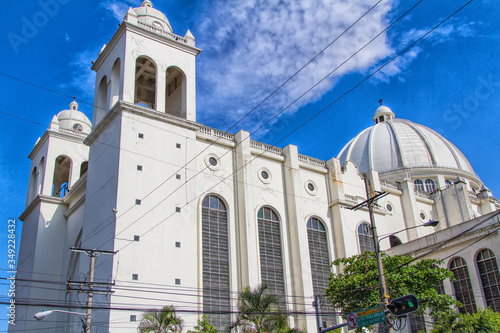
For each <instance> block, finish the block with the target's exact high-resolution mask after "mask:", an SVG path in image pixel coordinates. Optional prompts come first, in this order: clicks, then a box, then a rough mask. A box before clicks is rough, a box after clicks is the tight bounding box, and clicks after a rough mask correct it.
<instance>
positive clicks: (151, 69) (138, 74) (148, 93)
mask: <svg viewBox="0 0 500 333" xmlns="http://www.w3.org/2000/svg"><path fill="white" fill-rule="evenodd" d="M134 103H135V104H137V105H140V106H144V107H147V108H150V109H156V104H155V103H156V65H155V63H154V62H153V60H151V59H149V58H148V57H145V56H141V57H139V58H137V60H136V62H135V97H134Z"/></svg>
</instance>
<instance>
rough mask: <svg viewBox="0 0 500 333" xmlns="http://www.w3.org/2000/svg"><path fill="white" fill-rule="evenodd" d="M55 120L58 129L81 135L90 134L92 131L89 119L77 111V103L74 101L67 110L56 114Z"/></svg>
mask: <svg viewBox="0 0 500 333" xmlns="http://www.w3.org/2000/svg"><path fill="white" fill-rule="evenodd" d="M57 120H58V122H59V128H63V129H68V130H73V131H78V132H83V133H90V130H91V129H92V123H91V122H90V120H89V118H87V116H86V115H85V114H84V113H83V112H81V111H78V103H77V102H75V101H73V102H71V103H70V105H69V110H63V111H61V112H59V113H58V114H57Z"/></svg>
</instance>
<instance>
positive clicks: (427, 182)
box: [425, 179, 436, 193]
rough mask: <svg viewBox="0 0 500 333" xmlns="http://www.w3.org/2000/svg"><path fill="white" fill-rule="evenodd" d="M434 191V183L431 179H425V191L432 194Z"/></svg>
mask: <svg viewBox="0 0 500 333" xmlns="http://www.w3.org/2000/svg"><path fill="white" fill-rule="evenodd" d="M435 190H436V185H435V184H434V181H433V180H432V179H426V180H425V191H426V192H429V193H432V192H434V191H435Z"/></svg>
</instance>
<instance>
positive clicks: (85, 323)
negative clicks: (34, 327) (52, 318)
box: [35, 310, 90, 333]
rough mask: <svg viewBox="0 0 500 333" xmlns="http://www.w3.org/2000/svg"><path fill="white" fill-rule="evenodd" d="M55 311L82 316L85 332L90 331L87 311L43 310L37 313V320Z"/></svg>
mask: <svg viewBox="0 0 500 333" xmlns="http://www.w3.org/2000/svg"><path fill="white" fill-rule="evenodd" d="M53 312H59V313H67V314H72V315H75V316H78V317H79V318H80V320H81V321H82V324H83V330H84V332H86V333H87V332H90V326H88V325H87V316H88V315H87V314H85V313H80V312H72V311H64V310H49V311H42V312H37V313H35V319H36V320H43V318H45V317H47V316H48V315H50V314H52V313H53ZM84 319H85V320H84Z"/></svg>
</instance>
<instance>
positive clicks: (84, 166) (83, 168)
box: [80, 161, 89, 177]
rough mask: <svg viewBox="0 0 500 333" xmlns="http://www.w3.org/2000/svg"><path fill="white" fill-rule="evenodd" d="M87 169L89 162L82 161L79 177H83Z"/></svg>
mask: <svg viewBox="0 0 500 333" xmlns="http://www.w3.org/2000/svg"><path fill="white" fill-rule="evenodd" d="M88 169H89V161H84V162H82V164H81V165H80V177H81V176H83V175H84V174H85V173H86V172H87V170H88Z"/></svg>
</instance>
